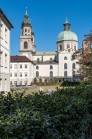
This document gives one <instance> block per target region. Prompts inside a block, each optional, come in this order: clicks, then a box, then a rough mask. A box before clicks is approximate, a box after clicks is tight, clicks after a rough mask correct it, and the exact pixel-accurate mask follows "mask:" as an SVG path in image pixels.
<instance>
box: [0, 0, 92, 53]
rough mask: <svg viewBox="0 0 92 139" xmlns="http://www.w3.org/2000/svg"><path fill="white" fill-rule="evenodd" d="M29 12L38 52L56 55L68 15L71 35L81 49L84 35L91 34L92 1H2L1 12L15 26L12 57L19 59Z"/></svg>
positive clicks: (12, 31)
mask: <svg viewBox="0 0 92 139" xmlns="http://www.w3.org/2000/svg"><path fill="white" fill-rule="evenodd" d="M26 7H27V10H28V15H29V19H30V21H31V24H32V28H33V31H34V33H35V45H36V51H56V50H57V44H56V41H57V37H58V34H59V33H60V32H61V31H63V23H64V22H65V20H66V13H67V14H68V21H69V22H70V23H71V31H73V32H75V33H76V34H77V36H78V46H79V48H81V47H82V41H83V39H85V37H84V35H85V34H89V33H90V30H92V0H0V8H1V9H2V10H3V12H4V13H5V15H6V16H7V17H8V19H9V20H10V22H11V23H12V25H13V26H14V28H13V29H11V45H10V54H11V55H19V50H20V40H19V38H20V35H21V23H22V21H23V19H24V14H25V12H26Z"/></svg>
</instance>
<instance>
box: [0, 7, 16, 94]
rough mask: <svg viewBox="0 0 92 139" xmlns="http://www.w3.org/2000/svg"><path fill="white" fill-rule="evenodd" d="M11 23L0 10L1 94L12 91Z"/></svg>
mask: <svg viewBox="0 0 92 139" xmlns="http://www.w3.org/2000/svg"><path fill="white" fill-rule="evenodd" d="M11 28H13V25H12V24H11V23H10V21H9V20H8V18H7V17H6V15H5V14H4V12H3V11H2V10H1V9H0V92H1V91H5V92H9V91H10V29H11Z"/></svg>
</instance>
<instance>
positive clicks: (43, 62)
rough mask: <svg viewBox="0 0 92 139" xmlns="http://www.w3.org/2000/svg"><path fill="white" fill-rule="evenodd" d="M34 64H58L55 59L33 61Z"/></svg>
mask: <svg viewBox="0 0 92 139" xmlns="http://www.w3.org/2000/svg"><path fill="white" fill-rule="evenodd" d="M33 62H34V64H35V65H48V64H51V65H53V64H58V62H57V61H33Z"/></svg>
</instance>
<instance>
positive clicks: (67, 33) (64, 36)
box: [57, 17, 78, 42]
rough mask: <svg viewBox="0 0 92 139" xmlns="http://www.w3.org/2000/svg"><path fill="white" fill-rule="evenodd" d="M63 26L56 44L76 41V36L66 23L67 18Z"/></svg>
mask: <svg viewBox="0 0 92 139" xmlns="http://www.w3.org/2000/svg"><path fill="white" fill-rule="evenodd" d="M63 25H64V31H62V32H61V33H59V35H58V38H57V42H58V41H63V40H68V41H78V37H77V35H76V34H75V33H74V32H72V31H71V30H70V23H69V22H68V19H67V17H66V22H65V23H64V24H63Z"/></svg>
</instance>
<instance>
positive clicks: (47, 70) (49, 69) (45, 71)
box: [35, 64, 58, 78]
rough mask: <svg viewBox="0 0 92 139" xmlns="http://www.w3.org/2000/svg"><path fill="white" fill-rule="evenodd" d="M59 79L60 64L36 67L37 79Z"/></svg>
mask: <svg viewBox="0 0 92 139" xmlns="http://www.w3.org/2000/svg"><path fill="white" fill-rule="evenodd" d="M50 75H52V77H58V64H48V65H47V64H46V65H40V64H39V65H36V66H35V77H37V78H39V77H43V78H49V77H50Z"/></svg>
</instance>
